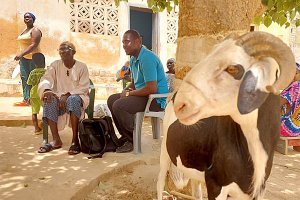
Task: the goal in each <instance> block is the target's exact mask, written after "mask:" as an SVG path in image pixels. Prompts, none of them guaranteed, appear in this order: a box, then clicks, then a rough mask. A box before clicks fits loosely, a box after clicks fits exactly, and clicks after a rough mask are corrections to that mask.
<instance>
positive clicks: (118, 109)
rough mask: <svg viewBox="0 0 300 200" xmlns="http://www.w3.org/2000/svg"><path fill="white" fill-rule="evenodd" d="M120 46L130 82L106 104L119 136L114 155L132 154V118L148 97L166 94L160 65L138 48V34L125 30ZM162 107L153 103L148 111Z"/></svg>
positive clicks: (163, 73)
mask: <svg viewBox="0 0 300 200" xmlns="http://www.w3.org/2000/svg"><path fill="white" fill-rule="evenodd" d="M122 43H123V48H124V50H125V52H126V54H127V55H130V56H131V58H130V70H131V77H132V80H131V83H130V85H129V86H127V87H126V88H125V89H124V90H123V91H122V93H117V94H113V95H111V96H110V97H109V98H108V100H107V105H108V107H109V109H110V111H111V113H112V117H113V119H114V123H115V125H116V127H117V129H118V131H119V133H120V134H121V135H122V137H121V138H120V141H121V142H122V146H120V147H118V148H117V152H118V153H124V152H130V151H132V150H133V144H132V143H133V129H134V114H136V113H137V112H143V111H144V110H145V107H146V104H147V101H148V96H149V95H150V94H162V93H168V85H167V80H166V75H165V72H164V68H163V65H162V63H161V61H160V59H159V58H158V57H157V56H156V55H155V54H154V53H153V52H152V51H150V50H148V49H146V48H145V47H143V46H142V40H141V36H140V34H139V33H138V32H137V31H135V30H128V31H126V32H125V33H124V35H123V40H122ZM165 104H166V99H165V98H160V99H156V100H153V101H152V103H151V105H150V110H151V111H161V110H163V109H164V108H165Z"/></svg>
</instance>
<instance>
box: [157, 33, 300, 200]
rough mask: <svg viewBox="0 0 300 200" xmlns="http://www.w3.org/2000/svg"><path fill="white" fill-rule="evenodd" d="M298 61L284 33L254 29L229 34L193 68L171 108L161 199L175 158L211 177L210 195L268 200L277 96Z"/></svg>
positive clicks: (193, 173) (192, 172)
mask: <svg viewBox="0 0 300 200" xmlns="http://www.w3.org/2000/svg"><path fill="white" fill-rule="evenodd" d="M294 65H295V59H294V56H293V54H292V52H291V50H290V48H289V47H288V46H287V45H286V44H284V43H283V42H282V41H281V40H280V39H279V38H277V37H275V36H273V35H271V34H268V33H264V32H250V33H247V34H245V35H243V36H241V37H238V38H232V37H230V38H227V39H226V40H224V41H223V42H221V43H220V44H218V45H216V46H215V47H214V49H213V50H212V52H211V53H210V54H209V55H208V56H207V57H206V58H205V59H204V60H202V61H201V62H200V63H198V64H197V65H196V66H195V67H193V68H192V69H191V71H190V72H189V73H188V74H187V75H186V77H185V78H184V79H183V82H182V84H181V85H180V87H179V89H178V91H177V94H176V95H175V97H174V98H173V102H172V101H170V102H169V103H168V105H167V109H166V113H165V120H166V121H165V120H164V126H163V128H164V138H163V142H162V146H161V156H160V172H159V176H158V182H157V195H158V199H159V200H161V198H162V196H161V192H162V190H163V188H164V184H165V177H166V173H167V171H168V168H169V166H170V163H171V162H172V163H173V164H174V165H176V166H177V168H178V169H179V170H181V171H182V172H184V174H185V175H187V176H188V177H189V178H192V179H197V180H203V179H205V182H206V185H207V193H208V199H210V200H212V199H217V200H226V199H239V200H241V199H242V200H243V199H244V200H251V199H255V200H260V199H262V198H263V196H264V192H265V182H266V180H267V179H268V177H269V174H270V172H271V168H272V162H273V155H274V148H275V145H276V142H277V140H278V138H279V129H280V117H279V115H280V111H279V109H280V105H279V95H278V94H279V91H280V90H281V89H284V88H285V87H286V86H288V84H289V83H290V82H291V81H292V79H293V77H294V75H295V67H294ZM187 97H191V98H187ZM199 120H200V121H199ZM197 198H198V199H201V198H199V197H197Z"/></svg>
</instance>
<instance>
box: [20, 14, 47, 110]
mask: <svg viewBox="0 0 300 200" xmlns="http://www.w3.org/2000/svg"><path fill="white" fill-rule="evenodd" d="M34 21H35V16H34V15H33V14H32V13H30V12H27V13H25V14H24V23H25V24H26V26H27V28H26V29H25V30H24V31H23V32H22V33H21V34H20V35H19V36H18V39H17V40H18V44H19V49H20V51H19V54H17V55H16V57H15V60H19V64H20V73H21V81H22V89H23V98H24V99H23V101H22V102H19V103H15V105H16V106H29V93H30V88H31V87H30V86H29V85H27V79H28V76H29V74H30V72H31V71H32V70H33V69H34V64H33V62H32V55H33V54H34V53H40V52H41V50H40V41H41V37H42V32H41V31H40V30H39V29H38V28H37V27H34V26H33V23H34Z"/></svg>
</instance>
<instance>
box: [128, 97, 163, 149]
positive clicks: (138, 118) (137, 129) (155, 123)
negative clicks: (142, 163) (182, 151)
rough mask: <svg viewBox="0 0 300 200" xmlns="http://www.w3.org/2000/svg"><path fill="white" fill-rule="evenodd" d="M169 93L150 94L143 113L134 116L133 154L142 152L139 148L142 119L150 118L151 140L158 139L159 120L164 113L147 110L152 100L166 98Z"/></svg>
mask: <svg viewBox="0 0 300 200" xmlns="http://www.w3.org/2000/svg"><path fill="white" fill-rule="evenodd" d="M168 95H169V93H165V94H151V95H149V99H148V102H147V105H146V108H145V111H144V112H138V113H136V114H135V121H134V130H133V151H134V153H135V154H138V153H141V152H142V147H141V134H142V125H143V121H144V117H145V116H148V117H151V125H152V134H153V139H158V138H159V137H160V119H161V120H163V119H164V115H165V111H159V112H153V111H150V110H149V107H150V104H151V102H152V101H153V100H154V99H157V98H162V97H168Z"/></svg>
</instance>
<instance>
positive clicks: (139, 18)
mask: <svg viewBox="0 0 300 200" xmlns="http://www.w3.org/2000/svg"><path fill="white" fill-rule="evenodd" d="M152 14H153V13H152V10H150V9H146V8H136V7H130V29H135V30H137V31H138V32H139V33H140V34H141V36H142V38H143V45H145V46H146V47H147V48H148V49H149V50H152Z"/></svg>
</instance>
